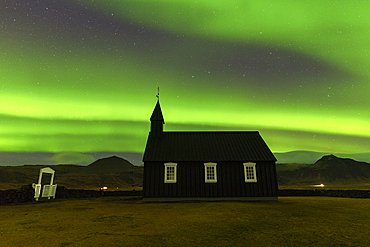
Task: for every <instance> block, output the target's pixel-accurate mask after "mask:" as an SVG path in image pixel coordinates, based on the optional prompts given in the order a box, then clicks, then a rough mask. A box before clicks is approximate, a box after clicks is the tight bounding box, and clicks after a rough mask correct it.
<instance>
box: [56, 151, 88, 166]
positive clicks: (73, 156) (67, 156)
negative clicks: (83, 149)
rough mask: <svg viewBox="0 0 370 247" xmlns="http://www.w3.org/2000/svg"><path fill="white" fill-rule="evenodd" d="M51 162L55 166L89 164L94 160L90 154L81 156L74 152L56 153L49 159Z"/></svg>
mask: <svg viewBox="0 0 370 247" xmlns="http://www.w3.org/2000/svg"><path fill="white" fill-rule="evenodd" d="M50 160H51V161H52V162H55V163H57V164H89V163H91V162H93V161H94V160H95V158H94V156H93V155H91V154H82V153H76V152H62V153H56V154H54V156H53V157H51V158H50Z"/></svg>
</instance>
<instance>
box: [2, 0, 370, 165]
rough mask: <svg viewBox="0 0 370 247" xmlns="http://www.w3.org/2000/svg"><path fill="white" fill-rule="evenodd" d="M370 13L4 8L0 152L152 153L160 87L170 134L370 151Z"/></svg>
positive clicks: (216, 6)
mask: <svg viewBox="0 0 370 247" xmlns="http://www.w3.org/2000/svg"><path fill="white" fill-rule="evenodd" d="M369 13H370V3H369V2H367V1H356V2H350V1H317V0H313V1H304V2H299V1H298V2H297V1H288V0H285V1H282V0H278V1H245V0H239V1H237V0H235V1H221V0H214V1H206V0H197V1H195V0H193V1H190V0H189V1H186V0H183V1H168V0H152V1H148V0H147V1H141V0H112V1H108V0H105V1H103V0H101V1H94V0H80V1H78V0H75V1H72V0H70V1H47V0H41V1H35V0H32V1H31V0H19V1H9V0H5V1H2V2H1V3H0V16H1V22H0V24H1V28H0V54H1V55H0V71H1V74H0V80H1V87H0V117H1V124H0V152H53V153H63V152H71V153H73V152H80V153H82V152H88V153H91V152H120V153H122V152H130V153H142V152H143V151H144V148H145V143H146V138H147V135H148V131H149V118H150V115H151V113H152V111H153V109H154V106H155V103H156V97H155V95H156V93H157V87H160V102H161V107H162V111H163V114H164V118H165V122H166V124H165V126H164V129H165V130H258V131H260V133H261V135H262V137H263V138H264V140H265V141H266V143H267V144H268V145H269V147H270V148H271V150H272V151H273V152H288V151H293V150H308V151H318V152H331V153H367V152H369V150H370V116H369V105H370V104H369V103H370V95H369V92H370V83H369V81H370V80H369V79H370V70H369V65H370V57H369V55H368V54H369V52H370V51H369V49H370V32H369V31H370V17H369ZM0 165H1V164H0Z"/></svg>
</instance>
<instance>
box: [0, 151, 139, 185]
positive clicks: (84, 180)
mask: <svg viewBox="0 0 370 247" xmlns="http://www.w3.org/2000/svg"><path fill="white" fill-rule="evenodd" d="M44 167H48V166H45V165H24V166H0V190H6V189H16V188H19V187H21V186H22V185H28V184H32V183H37V182H38V178H39V173H40V169H41V168H44ZM49 167H51V168H52V169H53V170H55V177H54V183H55V184H58V185H60V186H64V187H66V188H68V189H94V190H98V189H100V188H101V187H103V186H107V187H108V189H117V187H118V189H119V190H132V189H141V187H142V177H143V167H138V166H134V165H132V164H131V163H130V162H128V161H127V160H125V159H122V158H119V157H117V156H112V157H108V158H102V159H99V160H96V161H95V162H93V163H91V164H90V165H88V166H78V165H53V166H49ZM43 177H44V175H43ZM46 177H47V175H46ZM49 179H50V178H49ZM43 181H44V180H43ZM48 181H50V180H48Z"/></svg>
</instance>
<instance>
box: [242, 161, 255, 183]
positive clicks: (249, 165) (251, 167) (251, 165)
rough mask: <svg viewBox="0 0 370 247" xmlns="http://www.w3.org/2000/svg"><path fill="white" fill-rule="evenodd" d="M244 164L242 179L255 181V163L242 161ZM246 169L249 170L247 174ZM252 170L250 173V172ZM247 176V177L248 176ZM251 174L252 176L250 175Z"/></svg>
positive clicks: (248, 181) (250, 181)
mask: <svg viewBox="0 0 370 247" xmlns="http://www.w3.org/2000/svg"><path fill="white" fill-rule="evenodd" d="M243 165H244V179H245V182H246V183H254V182H257V174H256V163H252V162H247V163H243ZM247 170H249V174H247ZM250 172H252V173H253V174H252V173H250ZM247 175H248V176H249V178H248V176H247ZM250 175H252V177H250Z"/></svg>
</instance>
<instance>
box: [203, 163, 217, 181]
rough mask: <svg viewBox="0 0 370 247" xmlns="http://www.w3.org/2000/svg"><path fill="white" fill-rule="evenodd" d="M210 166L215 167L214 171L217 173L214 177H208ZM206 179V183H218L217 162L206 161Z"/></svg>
mask: <svg viewBox="0 0 370 247" xmlns="http://www.w3.org/2000/svg"><path fill="white" fill-rule="evenodd" d="M208 167H213V168H214V173H215V174H214V175H215V177H214V179H208V176H207V168H208ZM204 181H205V182H206V183H217V164H216V163H212V162H208V163H204Z"/></svg>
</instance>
